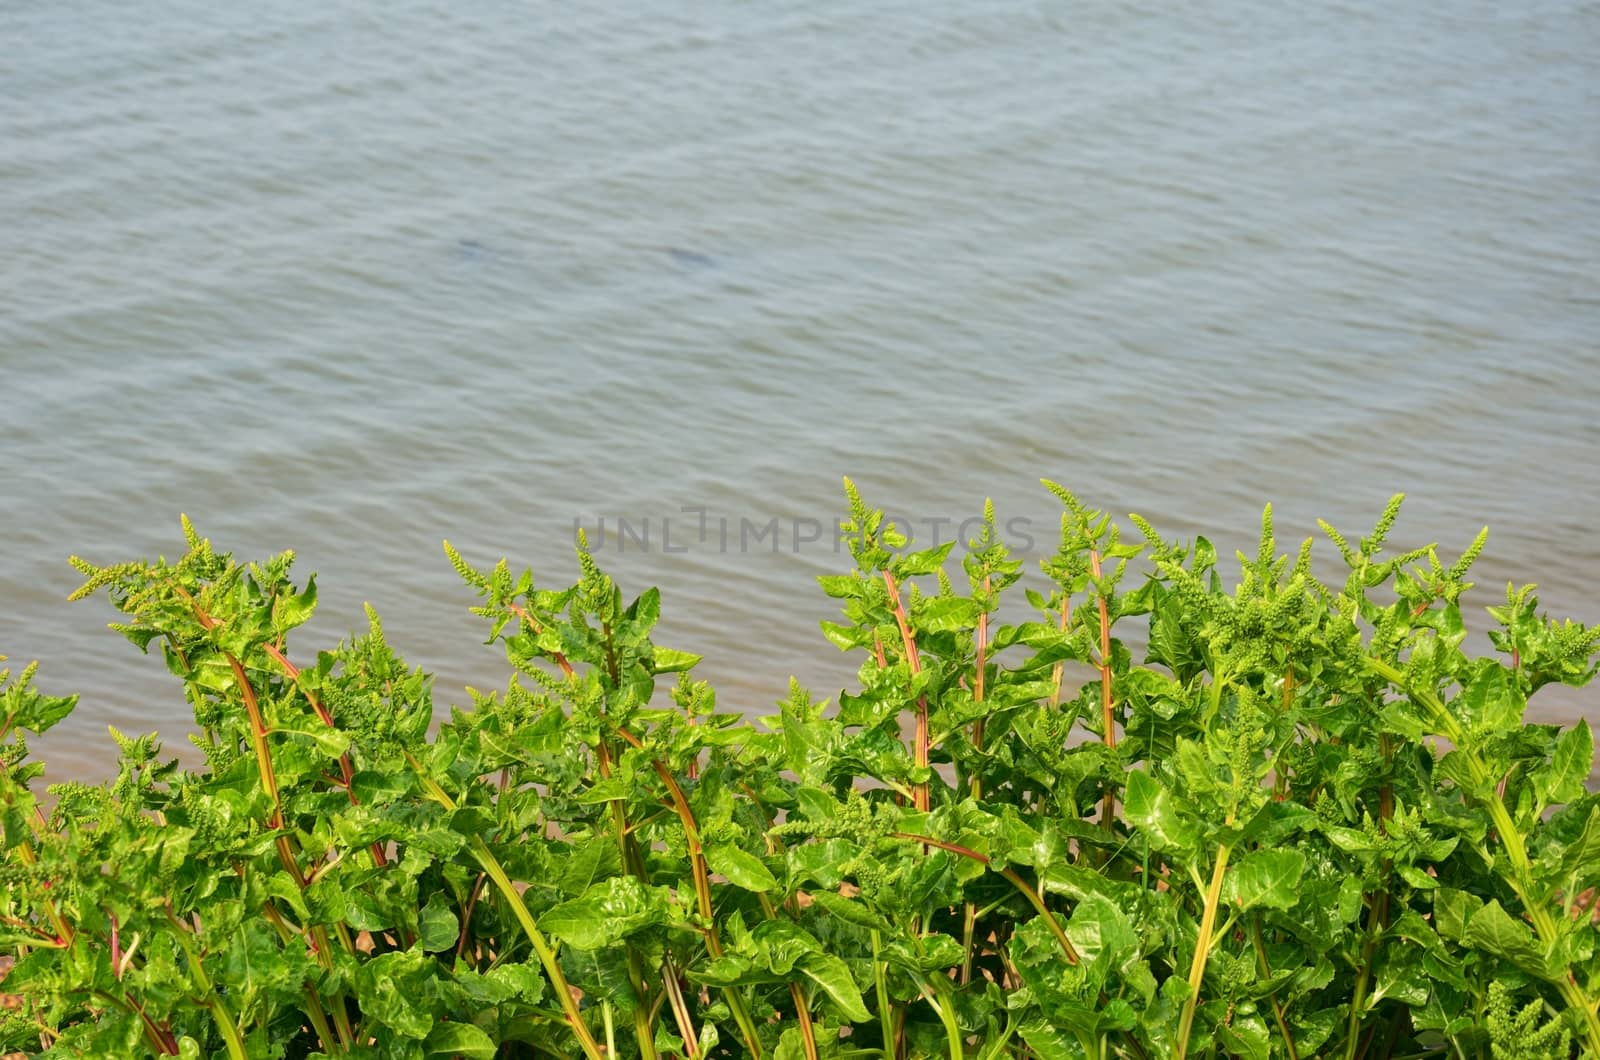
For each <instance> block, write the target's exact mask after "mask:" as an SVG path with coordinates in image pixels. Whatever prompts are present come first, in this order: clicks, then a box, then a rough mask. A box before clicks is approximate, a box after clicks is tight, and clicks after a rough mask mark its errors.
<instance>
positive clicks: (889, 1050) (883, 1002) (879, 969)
mask: <svg viewBox="0 0 1600 1060" xmlns="http://www.w3.org/2000/svg"><path fill="white" fill-rule="evenodd" d="M881 945H882V940H881V939H880V938H879V936H878V931H877V929H876V928H874V929H873V931H872V979H873V986H874V988H875V990H876V992H877V995H878V1027H879V1031H880V1033H881V1034H882V1035H883V1057H884V1060H894V1058H895V1055H896V1054H897V1053H898V1052H899V1050H898V1049H897V1048H896V1045H895V1033H894V1022H895V1021H894V1008H895V1006H894V1003H893V1002H891V1001H890V1000H889V980H888V974H887V973H888V970H889V966H888V964H887V963H885V962H884V961H883V960H881V959H880V958H879V956H878V950H879V948H880V946H881Z"/></svg>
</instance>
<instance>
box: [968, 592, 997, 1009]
mask: <svg viewBox="0 0 1600 1060" xmlns="http://www.w3.org/2000/svg"><path fill="white" fill-rule="evenodd" d="M989 585H990V578H989V576H988V575H984V578H983V599H984V602H985V603H987V602H988V600H989ZM988 651H989V612H988V611H982V612H980V613H979V615H978V658H977V670H976V673H975V674H974V675H973V679H972V701H973V702H974V703H982V702H983V692H984V678H985V676H987V670H988ZM983 722H984V719H983V718H982V717H980V718H978V720H977V721H975V722H973V723H972V749H973V751H974V752H981V751H982V750H983ZM970 790H971V791H972V797H973V799H974V800H977V799H981V798H983V776H982V774H981V772H974V773H973V775H972V783H971V789H970ZM977 922H978V906H977V903H976V902H974V901H973V900H972V899H970V898H969V899H967V900H966V902H964V903H963V904H962V908H961V984H962V985H963V986H965V985H966V984H967V983H970V982H971V981H972V957H973V950H974V949H975V946H974V941H975V940H974V939H973V933H974V931H975V930H976V928H977Z"/></svg>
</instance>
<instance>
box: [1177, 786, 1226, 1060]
mask: <svg viewBox="0 0 1600 1060" xmlns="http://www.w3.org/2000/svg"><path fill="white" fill-rule="evenodd" d="M1227 823H1228V824H1230V825H1231V824H1232V823H1233V814H1232V813H1231V812H1230V813H1229V814H1228V822H1227ZM1229 853H1230V849H1229V847H1228V844H1226V843H1224V844H1222V845H1221V846H1219V847H1217V863H1216V865H1215V866H1214V867H1213V868H1212V870H1211V886H1210V887H1209V888H1207V890H1206V908H1205V912H1204V913H1202V914H1201V917H1200V935H1199V937H1198V938H1196V939H1195V945H1194V960H1193V962H1192V963H1190V965H1189V996H1188V997H1186V998H1184V999H1183V1017H1182V1019H1181V1020H1179V1022H1178V1042H1177V1045H1176V1046H1175V1047H1174V1049H1173V1056H1174V1057H1175V1058H1176V1060H1183V1058H1184V1057H1185V1056H1187V1055H1188V1053H1189V1033H1190V1031H1192V1030H1193V1029H1194V1013H1195V1008H1196V1007H1197V1006H1198V1005H1199V1003H1200V987H1201V985H1202V984H1203V983H1204V981H1205V976H1206V960H1207V958H1209V957H1210V955H1211V933H1212V930H1213V929H1214V928H1215V927H1216V924H1217V907H1218V906H1219V905H1221V904H1222V877H1223V874H1224V873H1226V872H1227V871H1228V854H1229Z"/></svg>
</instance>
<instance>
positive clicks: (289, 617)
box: [272, 574, 317, 635]
mask: <svg viewBox="0 0 1600 1060" xmlns="http://www.w3.org/2000/svg"><path fill="white" fill-rule="evenodd" d="M316 609H317V576H316V575H315V574H313V575H311V576H310V577H309V578H307V579H306V587H305V588H304V589H303V590H301V591H300V593H299V594H298V595H294V596H290V595H284V596H280V597H278V600H277V607H276V608H275V609H274V611H273V615H272V626H273V629H274V630H275V631H276V632H278V633H279V634H280V635H281V634H283V633H287V632H288V631H289V630H291V629H294V628H295V627H296V626H299V625H303V624H304V623H305V622H306V620H307V619H309V618H310V617H311V613H312V612H313V611H315V610H316Z"/></svg>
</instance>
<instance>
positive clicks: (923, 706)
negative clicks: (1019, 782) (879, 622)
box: [883, 571, 929, 813]
mask: <svg viewBox="0 0 1600 1060" xmlns="http://www.w3.org/2000/svg"><path fill="white" fill-rule="evenodd" d="M883 584H884V585H885V586H887V587H888V589H889V602H890V603H891V604H893V605H894V620H895V622H896V623H897V624H898V625H899V626H900V639H901V641H903V642H904V644H905V650H906V665H907V666H908V667H910V669H911V676H912V677H916V676H917V674H919V673H921V672H922V656H921V655H920V654H919V653H918V652H917V641H916V638H915V637H913V636H912V634H911V620H910V619H909V618H908V617H907V616H906V609H905V606H904V605H903V604H901V602H900V589H899V587H898V586H896V585H895V581H894V575H893V574H890V573H889V572H888V571H884V572H883ZM915 739H916V743H915V746H914V748H913V757H914V759H915V761H916V765H917V768H918V769H919V770H926V769H927V768H928V697H927V696H918V697H917V731H916V737H915ZM912 802H913V804H914V805H915V806H916V808H917V809H919V810H921V811H923V812H924V813H926V812H927V810H928V806H929V800H928V782H927V781H926V780H919V781H918V782H917V785H916V787H915V788H914V789H912Z"/></svg>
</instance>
